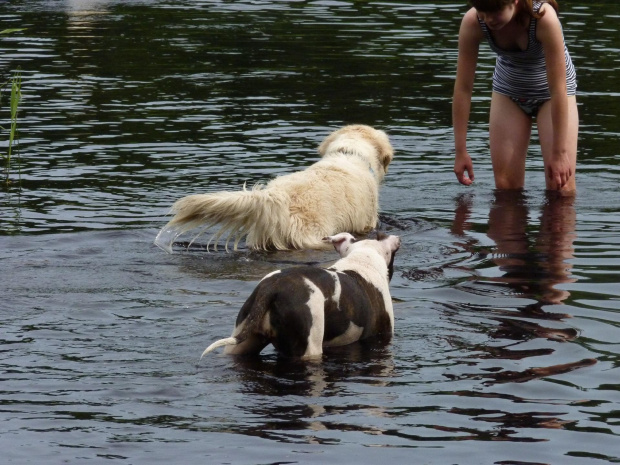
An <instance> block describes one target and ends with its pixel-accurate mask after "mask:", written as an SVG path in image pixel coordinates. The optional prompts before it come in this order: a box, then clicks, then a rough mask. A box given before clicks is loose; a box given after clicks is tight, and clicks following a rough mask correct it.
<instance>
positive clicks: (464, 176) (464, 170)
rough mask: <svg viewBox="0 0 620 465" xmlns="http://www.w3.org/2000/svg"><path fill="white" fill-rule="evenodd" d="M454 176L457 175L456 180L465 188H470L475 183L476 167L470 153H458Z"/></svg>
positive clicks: (455, 160)
mask: <svg viewBox="0 0 620 465" xmlns="http://www.w3.org/2000/svg"><path fill="white" fill-rule="evenodd" d="M454 174H456V179H458V180H459V182H460V183H461V184H463V185H465V186H469V185H471V183H472V182H474V165H473V163H472V161H471V157H470V156H469V153H467V152H463V153H461V154H458V153H457V155H456V157H455V158H454Z"/></svg>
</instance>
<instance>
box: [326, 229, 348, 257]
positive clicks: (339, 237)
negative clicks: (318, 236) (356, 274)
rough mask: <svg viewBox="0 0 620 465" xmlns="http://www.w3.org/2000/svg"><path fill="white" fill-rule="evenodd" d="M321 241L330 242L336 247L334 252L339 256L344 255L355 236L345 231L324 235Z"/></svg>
mask: <svg viewBox="0 0 620 465" xmlns="http://www.w3.org/2000/svg"><path fill="white" fill-rule="evenodd" d="M323 242H329V243H331V244H332V245H333V246H334V249H336V252H338V253H339V254H340V256H341V257H344V256H345V255H346V253H347V251H348V250H349V247H350V246H351V244H353V243H354V242H355V237H353V236H352V235H351V234H349V233H346V232H345V233H339V234H336V235H335V236H327V237H324V238H323Z"/></svg>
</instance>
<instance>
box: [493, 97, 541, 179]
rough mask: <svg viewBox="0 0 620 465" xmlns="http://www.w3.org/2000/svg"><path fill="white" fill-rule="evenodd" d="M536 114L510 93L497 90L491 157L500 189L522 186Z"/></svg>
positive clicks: (494, 105) (494, 104) (494, 101)
mask: <svg viewBox="0 0 620 465" xmlns="http://www.w3.org/2000/svg"><path fill="white" fill-rule="evenodd" d="M531 134H532V118H530V117H529V116H527V115H526V114H525V113H524V112H523V110H521V109H520V108H519V107H518V105H517V104H516V103H514V102H513V101H512V100H511V99H510V97H506V96H505V95H501V94H497V93H495V92H493V96H492V98H491V114H490V121H489V141H490V146H491V161H492V162H493V174H494V175H495V187H496V188H497V189H522V188H523V185H524V183H525V156H526V155H527V148H528V146H529V144H530V136H531Z"/></svg>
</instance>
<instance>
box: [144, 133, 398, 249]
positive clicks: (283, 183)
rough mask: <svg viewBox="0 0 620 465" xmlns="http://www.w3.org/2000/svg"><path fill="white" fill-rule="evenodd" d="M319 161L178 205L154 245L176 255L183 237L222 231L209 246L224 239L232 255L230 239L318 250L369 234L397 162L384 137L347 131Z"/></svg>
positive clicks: (329, 142) (328, 143)
mask: <svg viewBox="0 0 620 465" xmlns="http://www.w3.org/2000/svg"><path fill="white" fill-rule="evenodd" d="M319 154H320V155H321V159H320V160H319V161H317V162H316V163H314V164H313V165H311V166H309V167H308V168H306V169H305V170H303V171H298V172H295V173H291V174H287V175H283V176H279V177H276V178H275V179H273V180H272V181H270V182H269V183H268V184H267V185H264V186H263V185H256V186H254V187H253V188H252V189H251V190H247V189H246V188H245V186H244V187H243V190H240V191H222V192H216V193H210V194H196V195H189V196H187V197H183V198H181V199H179V200H178V201H176V202H175V203H174V205H173V206H172V209H171V213H174V216H173V218H172V219H171V220H170V221H169V222H168V224H166V225H165V226H164V227H163V228H162V229H161V231H160V232H159V234H158V235H157V238H156V239H155V244H156V245H158V246H159V247H160V248H162V249H164V250H166V251H167V252H172V244H173V243H174V241H175V240H176V239H177V238H178V237H179V236H180V235H181V234H183V233H185V232H187V231H190V230H193V229H196V228H200V230H199V232H198V234H197V235H195V236H194V239H195V238H196V237H197V236H198V235H200V233H201V232H202V231H205V230H206V229H208V228H210V227H214V226H217V227H219V229H218V230H217V232H216V233H215V234H214V235H213V237H211V240H210V241H209V244H210V243H211V242H214V243H215V247H216V248H217V243H218V240H219V239H220V238H222V237H224V238H226V249H227V250H228V244H229V242H230V240H231V239H232V240H233V241H234V248H235V249H236V248H237V245H238V243H239V241H240V240H241V239H242V238H243V237H245V238H246V239H245V242H246V245H247V246H248V247H249V248H251V249H263V250H264V249H278V250H286V249H320V248H323V247H324V244H323V242H322V238H323V237H326V236H330V235H334V234H337V233H339V232H341V231H347V232H350V233H352V234H364V233H367V232H368V231H370V230H371V229H372V228H374V227H376V225H377V221H378V209H379V185H380V183H381V181H382V180H383V178H384V176H385V174H386V173H387V169H388V165H389V164H390V162H391V161H392V158H393V149H392V146H391V144H390V141H389V139H388V136H387V135H386V134H385V132H383V131H381V130H378V129H374V128H372V127H370V126H365V125H350V126H345V127H343V128H341V129H339V130H337V131H335V132H333V133H332V134H330V135H329V136H328V137H327V138H326V139H325V140H324V141H323V142H322V143H321V144H320V146H319ZM208 246H209V245H208ZM208 246H207V247H208Z"/></svg>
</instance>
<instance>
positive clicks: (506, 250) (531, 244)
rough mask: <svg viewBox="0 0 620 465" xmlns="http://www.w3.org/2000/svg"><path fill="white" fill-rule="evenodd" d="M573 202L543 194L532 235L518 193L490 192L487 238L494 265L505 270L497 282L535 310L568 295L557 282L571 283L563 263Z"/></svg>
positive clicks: (568, 254)
mask: <svg viewBox="0 0 620 465" xmlns="http://www.w3.org/2000/svg"><path fill="white" fill-rule="evenodd" d="M574 200H575V198H574V197H573V196H562V195H560V194H559V193H558V192H555V191H548V192H547V193H546V198H545V203H544V205H543V207H542V211H541V216H540V227H539V231H538V233H537V234H533V233H532V230H533V228H531V227H530V225H529V222H528V219H529V209H528V206H527V198H526V196H525V194H524V193H523V192H522V191H496V193H495V200H494V202H493V205H492V206H491V211H490V212H489V229H488V232H487V235H488V236H489V237H490V238H491V239H493V241H494V242H495V244H496V247H497V248H496V253H495V254H494V262H495V263H496V264H497V265H498V266H499V268H500V270H501V271H504V272H505V273H504V275H503V276H502V277H501V278H498V281H500V282H504V283H506V284H508V285H509V286H511V287H513V288H514V289H515V290H516V291H517V292H519V293H520V294H523V295H524V296H527V297H531V298H533V299H535V300H536V301H537V302H538V305H537V307H538V309H539V310H540V311H541V312H542V309H540V307H542V306H544V305H552V304H561V303H562V302H564V300H566V299H567V298H568V297H569V295H570V294H569V292H568V291H565V290H561V289H558V288H557V287H556V286H557V285H558V284H561V283H567V282H574V281H575V279H573V278H572V277H571V275H570V270H571V265H570V263H569V262H568V260H570V259H571V258H573V241H574V239H575V216H576V215H575V208H574V205H573V204H574ZM530 236H533V238H532V239H530ZM542 315H544V312H543V313H541V315H540V316H542Z"/></svg>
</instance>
